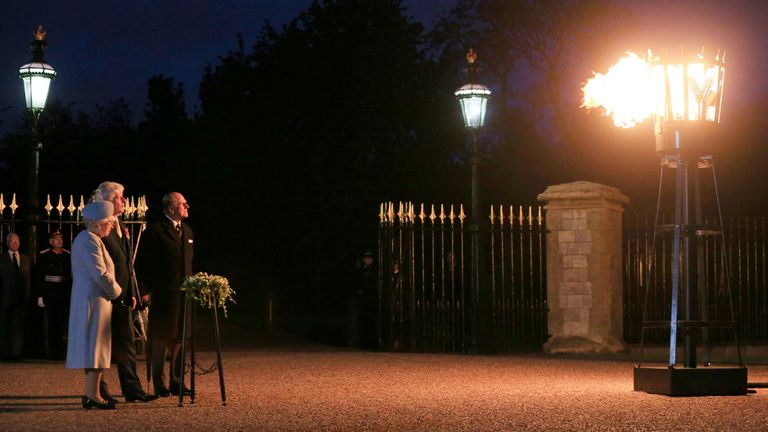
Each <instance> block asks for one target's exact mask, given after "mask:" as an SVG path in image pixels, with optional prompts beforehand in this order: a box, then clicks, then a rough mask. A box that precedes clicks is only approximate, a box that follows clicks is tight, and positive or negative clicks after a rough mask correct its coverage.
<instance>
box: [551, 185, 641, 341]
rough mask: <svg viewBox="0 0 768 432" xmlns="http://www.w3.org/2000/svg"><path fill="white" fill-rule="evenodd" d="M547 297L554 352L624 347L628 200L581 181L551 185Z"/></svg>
mask: <svg viewBox="0 0 768 432" xmlns="http://www.w3.org/2000/svg"><path fill="white" fill-rule="evenodd" d="M538 199H539V201H542V202H545V203H546V204H545V206H544V208H545V209H546V210H547V213H546V227H547V301H548V304H549V313H548V326H549V333H550V335H551V336H550V338H549V340H548V341H547V343H545V344H544V351H546V352H549V353H586V352H618V351H622V350H624V348H625V347H624V343H623V334H622V329H623V313H622V306H623V303H622V297H623V296H622V229H621V215H622V213H623V212H624V207H623V206H624V205H625V204H627V203H629V198H628V197H627V196H626V195H624V194H622V193H621V191H619V190H618V189H616V188H612V187H609V186H605V185H601V184H598V183H591V182H586V181H577V182H573V183H566V184H560V185H555V186H549V187H548V188H547V189H546V190H545V191H544V193H542V194H539V196H538Z"/></svg>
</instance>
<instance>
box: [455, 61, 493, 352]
mask: <svg viewBox="0 0 768 432" xmlns="http://www.w3.org/2000/svg"><path fill="white" fill-rule="evenodd" d="M476 62H477V54H476V53H475V51H474V50H472V49H470V50H469V52H468V53H467V73H468V75H469V83H467V84H464V85H463V86H461V87H460V88H459V89H458V90H456V92H455V93H454V94H455V95H456V98H457V99H458V101H459V105H460V106H461V113H462V116H463V117H464V127H465V128H466V129H467V130H469V132H470V133H471V134H472V151H471V156H470V163H471V165H472V198H471V199H472V214H471V215H470V218H469V234H470V287H471V295H470V297H471V299H470V300H471V302H472V311H473V312H472V315H473V316H472V319H471V321H470V323H471V324H470V325H471V327H472V328H471V330H470V332H471V338H472V339H471V343H470V349H471V350H472V351H473V352H475V351H476V350H477V348H478V332H486V331H487V328H485V327H486V326H482V325H480V324H479V319H480V318H481V317H482V318H484V315H485V314H483V313H481V312H480V311H479V309H480V307H481V305H482V301H481V296H480V294H481V293H480V239H479V236H480V233H479V225H478V222H479V214H480V209H479V204H478V201H479V190H478V189H479V186H478V176H479V162H480V153H479V151H478V145H477V140H478V133H479V132H480V130H481V129H482V128H483V126H484V125H485V114H486V108H487V106H488V99H489V98H490V97H491V91H490V90H489V89H488V87H486V86H484V85H482V84H479V83H478V79H477V78H478V77H477V75H478V72H479V71H478V68H477V64H476Z"/></svg>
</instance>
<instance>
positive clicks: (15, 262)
mask: <svg viewBox="0 0 768 432" xmlns="http://www.w3.org/2000/svg"><path fill="white" fill-rule="evenodd" d="M11 262H13V268H14V269H17V268H19V261H18V260H16V254H12V255H11Z"/></svg>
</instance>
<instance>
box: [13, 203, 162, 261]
mask: <svg viewBox="0 0 768 432" xmlns="http://www.w3.org/2000/svg"><path fill="white" fill-rule="evenodd" d="M53 202H56V206H54V205H52V201H51V196H50V195H48V196H47V198H46V204H45V206H44V207H43V208H42V210H43V211H45V214H44V215H43V217H42V218H40V220H38V221H37V222H36V224H37V226H38V230H37V231H38V233H39V235H40V237H41V238H40V239H39V240H41V241H39V242H38V244H40V245H47V244H48V243H47V241H46V239H47V233H48V232H50V231H53V230H54V229H58V230H61V232H62V236H63V237H64V244H65V247H67V246H66V245H71V244H72V240H73V239H74V238H75V236H77V233H79V232H80V229H81V227H80V224H81V222H82V210H83V207H85V199H84V198H83V195H80V197H79V201H78V204H77V205H75V198H74V196H73V195H70V196H69V200H68V204H67V205H64V203H65V202H67V201H65V200H64V198H63V197H62V195H59V196H58V201H53ZM147 209H148V207H147V202H146V197H144V196H141V197H127V202H126V205H125V212H124V213H123V216H122V217H123V222H125V224H126V225H127V227H128V230H129V233H130V238H131V240H132V241H133V242H134V245H133V246H134V250H136V247H137V243H138V242H139V240H140V238H141V236H140V235H139V233H140V231H141V226H142V225H143V224H144V223H146V219H145V217H146V213H147ZM24 210H25V209H24V208H23V207H22V206H20V205H18V204H17V202H16V194H12V196H11V198H10V199H7V197H5V196H4V195H3V194H2V193H0V242H1V243H2V244H5V236H7V235H8V233H10V232H16V233H19V234H20V235H21V237H22V239H23V238H24V236H25V235H26V234H25V231H26V228H27V226H28V224H29V221H28V220H25V218H23V217H21V216H20V213H22V212H23V211H24ZM22 244H23V242H22ZM41 249H44V247H43V248H41Z"/></svg>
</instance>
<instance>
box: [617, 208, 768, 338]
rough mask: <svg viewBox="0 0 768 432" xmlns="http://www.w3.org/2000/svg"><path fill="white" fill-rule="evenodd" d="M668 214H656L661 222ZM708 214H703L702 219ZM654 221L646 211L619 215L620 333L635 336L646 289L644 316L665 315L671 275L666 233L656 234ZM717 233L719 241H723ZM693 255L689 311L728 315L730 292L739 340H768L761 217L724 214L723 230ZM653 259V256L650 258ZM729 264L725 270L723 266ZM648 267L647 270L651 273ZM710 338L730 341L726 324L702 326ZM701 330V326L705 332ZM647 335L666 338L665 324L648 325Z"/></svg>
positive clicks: (767, 271)
mask: <svg viewBox="0 0 768 432" xmlns="http://www.w3.org/2000/svg"><path fill="white" fill-rule="evenodd" d="M669 220H671V218H670V217H662V219H661V220H660V224H661V225H663V224H667V223H669ZM713 220H714V218H709V220H705V221H704V224H705V225H708V224H710V222H711V221H713ZM653 233H654V221H653V218H652V217H649V216H647V215H625V218H624V339H625V341H626V342H630V343H635V342H639V341H640V333H641V326H642V320H643V305H644V300H645V297H646V295H648V305H647V308H648V310H647V315H646V319H647V320H669V317H670V304H671V292H670V286H671V275H670V274H669V273H670V272H669V270H668V265H667V266H665V265H663V263H667V261H668V260H669V257H670V254H671V248H672V241H671V238H669V237H668V236H664V235H657V236H656V245H655V247H654V244H653ZM723 239H724V241H725V243H724V244H723ZM700 241H701V242H702V248H701V256H700V257H697V265H696V267H695V272H696V274H695V275H692V278H695V279H698V280H701V281H702V285H701V286H702V287H706V289H704V290H702V292H704V293H705V294H704V295H699V296H698V298H696V299H695V301H694V302H693V305H694V308H695V312H694V315H695V316H702V315H701V311H704V316H707V317H708V319H709V320H713V321H729V320H730V318H731V298H729V296H728V289H727V288H728V286H729V285H730V290H731V292H732V294H733V296H732V301H733V304H732V306H733V310H734V316H735V321H736V328H737V331H738V336H739V339H740V340H741V341H748V342H765V341H768V283H767V282H768V277H767V276H768V250H767V248H766V224H765V217H764V216H760V217H752V216H739V217H727V218H725V219H724V221H723V235H722V236H720V235H717V236H708V237H705V238H703V239H701V240H700ZM654 260H655V261H654ZM729 270H730V271H729ZM651 271H652V272H653V273H651ZM707 332H708V333H709V334H708V336H707V337H709V338H710V340H711V341H714V342H716V341H724V342H733V341H734V339H733V337H734V335H733V331H732V330H722V329H721V330H718V329H712V330H709V331H707ZM705 333H706V332H705ZM646 338H649V339H646V340H648V341H657V342H661V341H664V340H668V338H669V330H668V329H663V330H652V331H650V333H649V334H647V335H646Z"/></svg>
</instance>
